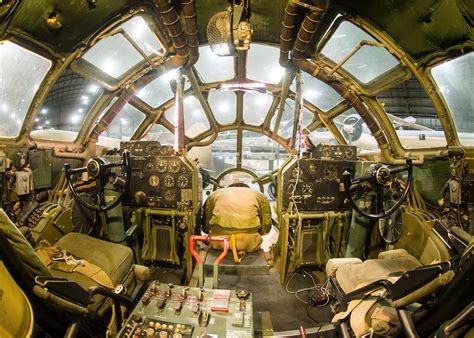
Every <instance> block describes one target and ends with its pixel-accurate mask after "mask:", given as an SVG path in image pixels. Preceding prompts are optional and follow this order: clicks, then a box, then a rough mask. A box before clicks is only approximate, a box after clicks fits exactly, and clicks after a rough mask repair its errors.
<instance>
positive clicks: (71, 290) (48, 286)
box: [35, 276, 92, 307]
mask: <svg viewBox="0 0 474 338" xmlns="http://www.w3.org/2000/svg"><path fill="white" fill-rule="evenodd" d="M35 283H36V284H37V286H40V287H42V288H44V289H45V290H46V291H47V292H50V293H52V294H54V295H56V296H58V297H60V298H63V299H66V300H68V301H72V302H74V303H77V304H79V305H81V306H84V307H87V306H88V305H89V304H91V303H92V297H91V296H90V295H89V293H88V292H87V291H86V290H84V289H83V288H82V287H81V286H80V285H79V284H77V283H76V282H72V281H70V280H67V279H65V278H57V277H49V276H47V277H42V276H37V277H35Z"/></svg>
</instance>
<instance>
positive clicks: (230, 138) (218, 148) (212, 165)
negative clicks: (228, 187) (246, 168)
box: [199, 130, 237, 177]
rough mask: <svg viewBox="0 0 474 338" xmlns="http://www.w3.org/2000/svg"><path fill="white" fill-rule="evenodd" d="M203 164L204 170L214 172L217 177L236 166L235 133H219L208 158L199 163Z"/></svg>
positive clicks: (232, 131)
mask: <svg viewBox="0 0 474 338" xmlns="http://www.w3.org/2000/svg"><path fill="white" fill-rule="evenodd" d="M199 162H201V163H203V164H205V166H204V167H205V168H206V169H209V170H212V171H214V172H215V175H214V174H213V176H214V177H216V176H218V175H219V174H220V173H221V172H223V171H224V170H226V169H229V168H234V167H235V166H236V165H237V132H236V131H235V130H230V131H225V132H222V133H219V135H218V136H217V139H216V140H215V141H214V142H213V143H212V146H211V154H210V158H209V159H208V160H207V161H206V162H207V163H206V162H203V161H201V160H200V161H199Z"/></svg>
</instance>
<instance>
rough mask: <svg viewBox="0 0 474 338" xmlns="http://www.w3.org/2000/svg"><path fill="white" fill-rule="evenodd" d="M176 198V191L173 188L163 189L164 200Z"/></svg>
mask: <svg viewBox="0 0 474 338" xmlns="http://www.w3.org/2000/svg"><path fill="white" fill-rule="evenodd" d="M175 199H176V193H175V191H174V190H172V189H169V190H166V191H165V200H166V201H174V200H175Z"/></svg>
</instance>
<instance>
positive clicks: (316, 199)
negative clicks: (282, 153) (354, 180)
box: [281, 144, 357, 211]
mask: <svg viewBox="0 0 474 338" xmlns="http://www.w3.org/2000/svg"><path fill="white" fill-rule="evenodd" d="M356 160H357V147H355V146H349V145H329V144H319V145H318V146H317V147H316V149H315V150H314V151H313V152H312V153H310V154H309V155H308V156H306V157H302V158H300V159H299V160H298V159H294V160H293V161H291V162H290V163H289V164H288V165H287V166H286V167H285V168H284V169H283V171H282V175H283V176H282V184H281V187H282V194H281V196H282V209H283V210H286V209H287V208H288V206H289V204H290V202H293V204H294V205H295V206H296V207H297V208H298V210H299V211H328V210H344V209H351V207H350V205H349V203H348V202H347V201H346V198H345V194H344V184H343V177H342V173H343V172H344V171H345V170H348V171H349V172H350V173H351V174H352V175H353V174H354V172H355V165H356Z"/></svg>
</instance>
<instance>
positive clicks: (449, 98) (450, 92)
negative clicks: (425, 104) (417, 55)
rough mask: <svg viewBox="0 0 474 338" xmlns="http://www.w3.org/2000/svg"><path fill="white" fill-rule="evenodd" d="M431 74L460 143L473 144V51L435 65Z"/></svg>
mask: <svg viewBox="0 0 474 338" xmlns="http://www.w3.org/2000/svg"><path fill="white" fill-rule="evenodd" d="M431 75H432V76H433V79H434V80H435V81H436V84H437V85H438V88H439V90H440V92H441V94H442V95H443V97H444V100H445V101H446V104H447V105H448V108H449V110H450V112H451V115H452V116H453V120H454V124H455V126H456V129H457V131H458V137H459V139H460V140H461V143H462V144H464V145H469V146H474V114H473V111H474V96H473V95H472V91H473V89H474V53H472V52H471V53H469V54H467V55H464V56H461V57H458V58H456V59H454V60H451V61H448V62H445V63H443V64H441V65H439V66H436V67H435V68H433V70H432V71H431Z"/></svg>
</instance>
